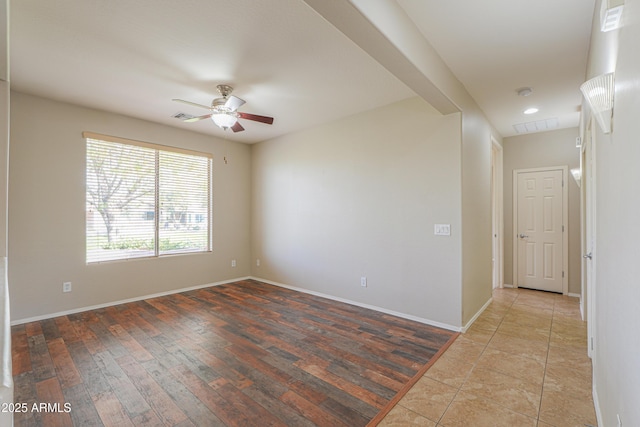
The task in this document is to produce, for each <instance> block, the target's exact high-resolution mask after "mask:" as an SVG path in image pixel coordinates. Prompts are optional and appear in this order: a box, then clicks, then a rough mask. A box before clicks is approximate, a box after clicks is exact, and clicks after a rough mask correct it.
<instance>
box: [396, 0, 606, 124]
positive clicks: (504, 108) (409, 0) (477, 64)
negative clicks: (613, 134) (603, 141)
mask: <svg viewBox="0 0 640 427" xmlns="http://www.w3.org/2000/svg"><path fill="white" fill-rule="evenodd" d="M398 3H400V5H401V6H402V7H403V8H404V9H405V10H406V12H407V14H408V15H409V17H410V18H411V19H412V20H413V21H414V22H415V23H416V25H417V27H418V28H419V29H420V31H421V32H422V34H423V35H424V36H425V37H426V38H427V39H428V40H429V42H430V43H431V45H432V46H433V47H434V48H435V49H436V50H437V51H438V53H439V54H440V56H441V57H442V59H443V60H444V62H445V63H446V64H447V65H448V66H449V68H450V69H451V70H452V71H453V73H454V74H455V75H456V77H457V78H458V80H460V82H462V84H463V85H464V86H465V87H466V88H467V91H468V92H469V94H470V95H471V96H472V97H473V98H474V99H475V100H476V102H477V103H478V105H479V106H480V108H481V109H482V110H483V111H484V112H485V114H486V115H487V117H488V118H489V120H490V121H491V122H492V124H493V125H494V126H495V127H496V129H497V130H498V132H500V134H501V135H502V136H511V135H514V134H515V133H516V132H515V130H514V128H513V125H514V124H516V123H523V122H529V121H537V120H546V119H550V118H558V120H559V128H567V127H574V126H578V121H579V117H580V110H579V108H580V105H581V97H580V90H579V88H580V85H581V84H582V83H583V82H584V80H585V73H586V69H587V53H588V50H589V39H590V34H591V21H592V18H593V11H594V5H595V0H535V1H523V0H482V1H477V0H398ZM523 87H530V88H532V89H533V93H532V94H531V95H530V96H528V97H519V96H518V95H517V89H520V88H523ZM529 107H537V108H539V112H538V113H536V114H533V115H525V114H523V111H524V110H525V109H527V108H529Z"/></svg>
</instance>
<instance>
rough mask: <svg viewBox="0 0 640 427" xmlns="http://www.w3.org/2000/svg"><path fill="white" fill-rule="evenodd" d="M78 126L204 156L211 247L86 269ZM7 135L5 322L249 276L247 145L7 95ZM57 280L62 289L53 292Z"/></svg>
mask: <svg viewBox="0 0 640 427" xmlns="http://www.w3.org/2000/svg"><path fill="white" fill-rule="evenodd" d="M83 131H92V132H97V133H103V134H107V135H114V136H120V137H125V138H129V139H135V140H141V141H149V142H154V143H158V144H164V145H173V146H179V147H185V148H189V149H193V150H198V151H204V152H210V153H212V154H213V156H214V166H213V168H214V172H213V174H214V175H213V191H214V211H213V224H214V225H213V252H212V253H208V254H195V255H180V256H170V257H163V258H160V259H145V260H134V261H121V262H109V263H102V264H92V265H87V264H86V263H85V240H84V239H85V213H84V212H85V184H84V176H85V142H84V140H83V139H82V132H83ZM11 141H12V143H11V151H10V158H11V160H10V163H11V168H10V177H9V260H10V262H9V283H10V290H11V299H12V301H11V302H12V320H13V321H14V322H15V321H19V320H20V319H24V318H30V317H34V316H43V315H48V314H51V313H56V312H61V311H65V310H73V309H78V308H81V307H86V306H92V305H97V304H104V303H109V302H113V301H118V300H122V299H127V298H135V297H139V296H143V295H148V294H154V293H160V292H166V291H171V290H175V289H180V288H185V287H190V286H197V285H204V284H207V283H214V282H217V281H223V280H229V279H233V278H237V277H245V276H247V275H249V272H250V267H249V253H250V248H249V244H250V237H249V232H250V230H249V229H250V219H249V215H250V147H249V146H247V145H244V144H238V143H233V142H229V141H224V140H220V139H217V138H213V137H209V136H204V135H201V134H197V133H193V132H188V131H183V130H179V129H176V128H171V127H167V126H162V125H158V124H154V123H150V122H147V121H142V120H137V119H132V118H129V117H124V116H119V115H115V114H110V113H106V112H102V111H97V110H90V109H87V108H81V107H77V106H73V105H70V104H63V103H59V102H55V101H51V100H46V99H43V98H38V97H34V96H30V95H25V94H22V93H15V92H12V94H11ZM223 156H226V157H227V159H228V164H225V163H224V162H223V159H222V157H223ZM234 258H235V259H236V260H237V267H235V268H232V267H231V259H234ZM65 281H70V282H72V283H73V291H72V292H71V293H64V294H63V293H62V282H65Z"/></svg>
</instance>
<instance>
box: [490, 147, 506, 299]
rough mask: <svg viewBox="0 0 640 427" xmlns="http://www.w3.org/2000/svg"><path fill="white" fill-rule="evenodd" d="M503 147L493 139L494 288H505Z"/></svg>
mask: <svg viewBox="0 0 640 427" xmlns="http://www.w3.org/2000/svg"><path fill="white" fill-rule="evenodd" d="M502 153H503V152H502V146H501V145H500V144H499V143H498V141H496V140H495V139H494V138H493V136H492V137H491V224H492V233H491V235H492V239H491V241H492V246H491V248H492V261H493V262H492V268H493V271H492V275H491V277H492V282H493V283H492V287H493V289H496V288H504V267H503V266H504V201H503V200H504V197H503V189H504V185H503V165H502Z"/></svg>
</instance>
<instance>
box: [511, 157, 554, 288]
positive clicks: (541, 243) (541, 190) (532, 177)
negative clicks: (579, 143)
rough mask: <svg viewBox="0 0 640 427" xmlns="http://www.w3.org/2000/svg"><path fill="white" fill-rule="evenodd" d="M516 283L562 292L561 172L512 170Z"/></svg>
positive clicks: (526, 286)
mask: <svg viewBox="0 0 640 427" xmlns="http://www.w3.org/2000/svg"><path fill="white" fill-rule="evenodd" d="M515 172H516V173H515V174H516V176H517V178H516V184H517V188H516V191H517V197H516V198H515V200H516V203H517V206H516V211H517V215H516V227H515V230H516V239H517V278H518V279H517V280H518V282H517V286H518V287H524V288H531V289H539V290H543V291H552V292H563V282H564V271H563V266H564V262H563V254H564V249H563V242H564V239H563V237H564V236H563V233H564V224H563V218H564V215H563V213H564V212H563V211H564V194H563V193H564V191H563V185H564V184H563V181H564V171H563V169H551V170H541V171H515Z"/></svg>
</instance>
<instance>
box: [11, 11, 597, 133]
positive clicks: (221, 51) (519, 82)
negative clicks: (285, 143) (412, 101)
mask: <svg viewBox="0 0 640 427" xmlns="http://www.w3.org/2000/svg"><path fill="white" fill-rule="evenodd" d="M398 2H399V4H400V5H401V6H402V7H403V8H404V9H405V10H406V11H407V12H408V14H409V16H411V17H412V19H413V20H414V21H415V23H416V25H417V26H418V27H419V28H420V30H421V31H422V33H423V34H424V35H425V36H426V37H427V38H428V39H429V40H430V42H431V43H432V44H433V46H434V47H435V48H436V50H438V52H439V53H440V54H441V56H442V58H443V59H444V61H445V62H446V63H447V64H448V66H449V67H450V68H451V70H452V71H453V72H454V74H455V75H456V76H457V77H458V79H459V80H460V81H461V82H462V83H463V84H464V85H465V86H466V88H467V90H468V91H469V93H470V94H471V95H472V96H473V97H474V98H475V99H476V101H477V102H478V104H479V105H480V106H481V108H482V109H483V110H484V111H485V113H486V114H487V116H488V118H489V119H490V120H491V121H492V123H493V124H494V125H495V126H496V128H497V129H498V131H499V132H500V133H501V134H502V135H503V136H508V135H512V134H513V133H514V131H513V127H512V125H513V124H514V123H518V122H522V121H526V120H529V119H530V118H529V117H524V116H523V115H522V114H521V111H522V110H524V108H525V107H526V106H528V105H529V104H535V105H536V106H538V107H539V108H540V112H539V113H538V114H537V115H535V117H533V118H531V119H533V120H538V119H541V118H547V117H558V118H559V119H560V122H561V127H569V126H576V125H577V120H578V113H577V108H578V106H579V104H580V96H579V91H578V86H579V84H580V83H581V82H582V80H583V79H584V73H585V69H586V53H587V48H588V40H589V30H590V23H591V16H592V14H593V4H594V0H561V1H558V0H536V1H535V2H526V5H524V4H523V2H522V1H514V0H484V1H482V2H479V1H476V0H447V1H442V0H398ZM10 25H11V33H10V42H11V51H10V52H11V59H10V64H11V87H12V89H14V90H17V91H20V92H25V93H30V94H34V95H39V96H44V97H48V98H52V99H57V100H61V101H66V102H71V103H74V104H79V105H83V106H87V107H91V108H97V109H102V110H106V111H111V112H116V113H120V114H124V115H127V116H132V117H137V118H141V119H145V120H150V121H154V122H159V123H164V124H167V125H171V126H177V127H182V128H185V129H190V130H193V131H196V132H201V133H206V134H211V135H215V136H218V137H224V138H228V139H231V140H235V141H240V142H246V143H253V142H257V141H262V140H265V139H269V138H273V137H276V136H279V135H283V134H286V133H290V132H295V131H297V130H301V129H304V128H308V127H311V126H315V125H319V124H322V123H327V122H330V121H333V120H336V119H338V118H342V117H347V116H349V115H352V114H355V113H358V112H361V111H365V110H369V109H372V108H376V107H379V106H382V105H386V104H389V103H392V102H396V101H399V100H402V99H405V98H408V97H411V96H415V94H414V92H412V91H411V90H410V89H408V88H407V86H405V85H404V84H403V83H402V82H401V81H400V80H398V79H397V78H396V77H394V76H393V75H392V74H391V73H390V72H388V71H387V70H386V69H384V68H383V67H382V66H381V65H380V64H378V63H377V62H376V61H374V60H373V59H372V58H371V57H370V56H369V55H368V54H366V53H365V52H363V51H362V50H361V49H360V48H359V47H358V46H356V45H355V44H354V43H353V42H352V41H351V40H349V39H348V38H347V37H346V36H344V35H343V34H342V33H341V32H339V31H338V30H337V29H335V28H334V27H333V26H332V25H331V24H330V23H328V22H327V21H325V20H324V19H323V18H322V17H320V15H318V14H317V13H316V12H315V11H314V10H312V9H311V8H310V7H309V6H308V5H307V4H306V3H304V2H303V1H301V0H277V1H255V0H253V1H251V0H233V1H221V0H218V1H213V0H182V1H175V0H174V1H168V0H136V1H131V0H109V1H97V0H65V1H55V2H54V1H49V0H19V1H13V2H12V4H11V11H10ZM220 83H226V84H230V85H232V86H233V87H235V91H234V95H236V96H238V97H240V98H243V99H244V100H246V101H247V103H246V104H245V105H244V106H243V107H241V108H240V111H244V112H249V113H254V114H260V115H267V116H273V117H274V118H275V122H274V124H273V125H272V126H269V125H265V124H262V123H256V122H251V121H247V120H242V125H243V126H244V127H245V129H246V131H244V132H239V133H235V134H234V133H232V132H231V131H227V132H226V133H225V132H223V131H222V130H221V129H219V128H218V127H216V126H215V125H214V124H213V123H212V122H211V121H209V120H203V121H200V122H196V123H182V122H181V121H179V120H177V119H175V118H172V117H171V116H172V115H173V114H175V113H177V112H184V113H188V114H193V115H200V114H205V113H206V110H201V109H198V108H196V107H191V106H187V105H184V104H179V103H175V102H172V101H171V99H172V98H181V99H185V100H189V101H193V102H196V103H200V104H205V105H208V104H210V102H211V100H212V99H213V98H215V97H218V94H217V93H216V90H215V86H216V85H217V84H220ZM522 86H531V87H532V88H533V89H534V93H533V94H532V95H531V96H530V97H528V98H519V97H517V96H516V94H515V89H516V88H519V87H522Z"/></svg>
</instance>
